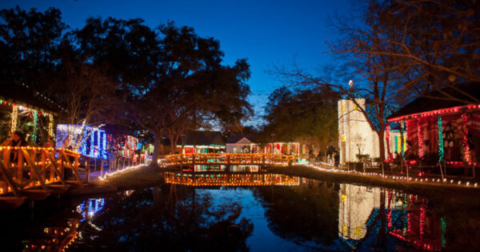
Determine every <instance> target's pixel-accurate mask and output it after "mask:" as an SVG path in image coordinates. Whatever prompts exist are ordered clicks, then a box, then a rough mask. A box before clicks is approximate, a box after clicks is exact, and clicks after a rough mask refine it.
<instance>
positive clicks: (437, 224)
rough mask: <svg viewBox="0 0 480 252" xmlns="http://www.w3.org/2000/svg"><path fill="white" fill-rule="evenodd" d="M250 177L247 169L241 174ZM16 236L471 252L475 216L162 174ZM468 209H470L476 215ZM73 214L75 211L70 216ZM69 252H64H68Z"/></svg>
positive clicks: (367, 190)
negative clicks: (152, 183)
mask: <svg viewBox="0 0 480 252" xmlns="http://www.w3.org/2000/svg"><path fill="white" fill-rule="evenodd" d="M248 169H250V168H248ZM164 177H165V183H162V184H160V185H158V186H157V187H153V188H145V189H141V190H135V191H122V192H119V194H118V195H116V196H115V197H110V198H90V199H85V200H84V201H82V202H80V203H76V204H75V206H74V207H73V208H70V209H68V208H67V209H66V210H65V211H64V210H62V211H60V213H58V214H56V215H54V216H52V217H48V218H45V219H41V220H37V221H36V222H34V223H33V224H29V225H27V226H26V228H25V229H24V231H23V233H22V235H23V238H22V240H21V241H22V246H23V247H22V249H23V250H25V251H41V250H42V249H43V250H45V251H48V250H50V251H62V250H63V249H66V250H68V251H90V250H99V249H106V250H109V251H154V250H159V249H160V248H161V249H162V250H166V251H205V250H211V251H219V250H222V251H223V250H226V251H248V250H253V251H259V250H265V249H271V250H278V251H287V250H291V251H312V250H320V251H478V249H479V248H478V246H479V245H478V244H477V241H478V237H480V233H479V232H478V231H476V227H477V225H478V224H479V223H480V220H479V218H478V216H479V215H478V210H472V208H468V207H459V202H457V204H451V203H450V201H449V199H447V201H439V200H438V199H436V198H435V199H434V200H432V199H431V198H427V197H425V196H420V195H413V194H408V193H405V192H402V191H398V190H390V189H386V188H378V187H367V186H359V185H353V184H338V183H330V182H324V181H318V180H312V179H305V178H298V177H289V176H285V175H279V174H268V173H265V172H263V171H261V170H257V171H255V172H247V171H246V169H245V168H242V171H237V172H216V171H208V172H207V171H197V172H194V171H191V172H180V173H169V172H166V173H164ZM475 209H477V208H475ZM72 210H74V211H73V212H72ZM67 246H68V247H67Z"/></svg>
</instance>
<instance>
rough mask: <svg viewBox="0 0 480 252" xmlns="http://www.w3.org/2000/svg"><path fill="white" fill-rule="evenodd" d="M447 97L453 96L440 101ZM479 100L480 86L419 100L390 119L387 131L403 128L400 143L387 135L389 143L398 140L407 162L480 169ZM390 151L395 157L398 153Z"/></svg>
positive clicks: (434, 94) (457, 88)
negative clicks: (479, 155) (479, 156)
mask: <svg viewBox="0 0 480 252" xmlns="http://www.w3.org/2000/svg"><path fill="white" fill-rule="evenodd" d="M445 94H448V95H450V96H451V97H449V98H448V99H446V98H445V99H441V98H439V97H445ZM479 100H480V83H466V84H462V85H457V86H456V88H455V89H453V88H449V89H443V90H442V91H439V92H433V93H430V94H429V95H428V96H424V97H420V98H417V99H415V100H414V101H412V102H410V103H409V104H407V105H406V106H404V107H403V108H401V109H400V110H398V111H397V112H395V113H394V114H392V115H391V116H390V117H389V118H388V123H389V125H388V126H387V127H388V129H387V132H389V131H390V130H391V129H390V128H396V129H400V132H401V134H402V137H401V138H399V139H398V140H397V139H392V138H390V137H388V135H387V141H397V142H398V143H397V144H398V145H394V146H399V147H400V149H398V150H397V151H399V153H401V154H403V155H404V157H405V159H406V160H415V161H417V160H418V161H423V162H424V163H426V164H427V165H428V163H430V164H436V163H439V162H445V163H444V164H445V165H447V166H448V167H456V166H458V167H465V166H469V167H473V166H478V165H479V164H480V163H478V162H477V161H478V158H477V156H478V153H479V152H478V151H477V150H479V149H480V102H479ZM394 124H396V125H397V126H392V125H394ZM387 134H388V133H387ZM402 139H405V140H404V141H402ZM400 142H402V143H400ZM388 151H389V156H392V154H393V152H394V151H395V150H392V149H389V150H388ZM415 161H411V162H412V164H415V163H416V162H415Z"/></svg>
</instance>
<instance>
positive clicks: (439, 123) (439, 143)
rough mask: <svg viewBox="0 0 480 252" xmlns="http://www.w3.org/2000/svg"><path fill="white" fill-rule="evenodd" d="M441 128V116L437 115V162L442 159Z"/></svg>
mask: <svg viewBox="0 0 480 252" xmlns="http://www.w3.org/2000/svg"><path fill="white" fill-rule="evenodd" d="M443 147H444V146H443V128H442V117H441V116H439V117H438V162H442V161H443Z"/></svg>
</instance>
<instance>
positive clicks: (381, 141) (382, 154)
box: [377, 125, 385, 163]
mask: <svg viewBox="0 0 480 252" xmlns="http://www.w3.org/2000/svg"><path fill="white" fill-rule="evenodd" d="M377 135H378V143H379V145H380V146H379V147H380V162H382V163H383V162H385V139H384V135H385V130H384V129H383V125H380V130H379V131H377Z"/></svg>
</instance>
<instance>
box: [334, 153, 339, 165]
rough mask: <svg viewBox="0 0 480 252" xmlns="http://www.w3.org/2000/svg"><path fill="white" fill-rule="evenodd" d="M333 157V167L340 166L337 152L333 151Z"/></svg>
mask: <svg viewBox="0 0 480 252" xmlns="http://www.w3.org/2000/svg"><path fill="white" fill-rule="evenodd" d="M333 159H334V160H335V167H336V168H338V166H340V155H339V154H338V152H334V153H333Z"/></svg>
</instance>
